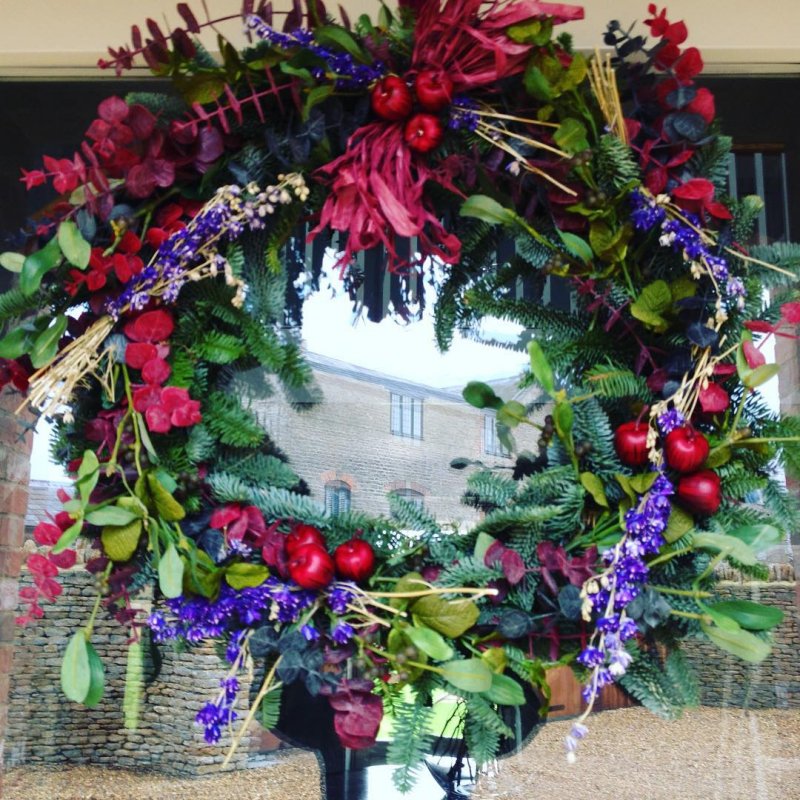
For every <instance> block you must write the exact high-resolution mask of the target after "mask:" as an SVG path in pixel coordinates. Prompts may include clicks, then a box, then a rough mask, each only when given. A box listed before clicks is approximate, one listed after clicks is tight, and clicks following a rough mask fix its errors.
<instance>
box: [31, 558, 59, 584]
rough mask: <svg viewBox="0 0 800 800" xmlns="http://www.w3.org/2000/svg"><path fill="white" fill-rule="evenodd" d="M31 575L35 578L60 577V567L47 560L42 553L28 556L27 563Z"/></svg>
mask: <svg viewBox="0 0 800 800" xmlns="http://www.w3.org/2000/svg"><path fill="white" fill-rule="evenodd" d="M26 563H27V565H28V569H29V570H30V573H31V575H33V577H34V579H35V578H54V577H55V576H56V575H58V567H57V566H56V565H55V564H53V563H52V562H51V561H49V560H48V559H47V558H45V557H44V556H43V555H42V554H41V553H33V554H32V555H30V556H28V561H27V562H26Z"/></svg>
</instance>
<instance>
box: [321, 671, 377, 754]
mask: <svg viewBox="0 0 800 800" xmlns="http://www.w3.org/2000/svg"><path fill="white" fill-rule="evenodd" d="M328 702H329V703H330V704H331V708H333V711H334V715H333V725H334V728H335V730H336V735H337V736H338V737H339V741H340V742H341V743H342V745H343V746H344V747H349V748H351V749H352V750H363V749H364V748H366V747H371V746H372V745H373V744H375V739H376V737H377V735H378V728H380V724H381V720H382V719H383V702H382V701H381V698H380V697H378V696H377V695H376V694H373V693H372V683H371V682H370V681H366V680H358V679H353V680H344V681H342V682H341V683H340V684H339V686H338V687H337V688H336V691H335V692H334V693H333V694H331V695H330V696H329V697H328Z"/></svg>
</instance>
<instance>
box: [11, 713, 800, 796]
mask: <svg viewBox="0 0 800 800" xmlns="http://www.w3.org/2000/svg"><path fill="white" fill-rule="evenodd" d="M570 724H571V723H570V722H568V721H565V722H551V723H548V724H546V725H544V726H543V727H542V729H541V731H540V732H539V734H538V735H537V736H536V737H535V738H534V739H532V740H531V741H530V742H529V743H528V745H527V746H526V747H525V748H524V749H523V750H522V752H521V753H519V754H518V755H516V756H512V757H511V758H508V759H505V760H503V761H501V762H499V764H498V767H497V770H496V771H493V773H492V774H491V775H487V776H484V777H482V778H481V780H480V781H479V784H478V788H477V790H476V792H475V794H474V796H473V800H530V798H535V797H542V798H552V799H553V800H563V799H565V798H568V799H569V800H800V710H788V711H779V710H765V711H742V710H740V709H718V708H701V709H697V710H694V711H687V712H686V713H685V714H684V715H683V717H681V719H679V720H675V721H673V722H667V721H665V720H661V719H659V718H658V717H655V716H653V715H652V714H651V713H650V712H649V711H646V710H645V709H642V708H627V709H622V710H619V711H606V712H603V713H602V714H596V715H593V716H592V717H591V718H590V721H589V725H590V732H589V736H588V737H587V738H586V739H585V740H584V741H583V742H582V744H581V748H580V752H579V755H578V760H577V763H575V764H572V765H569V764H567V763H566V761H565V759H564V755H563V752H564V751H563V747H562V739H563V736H564V735H565V734H566V733H567V731H568V730H569V727H570ZM271 759H272V760H271V763H270V764H269V765H268V766H265V767H262V768H258V769H248V770H242V771H236V772H227V773H222V774H219V775H214V776H213V777H208V778H196V779H193V780H179V779H175V778H168V777H166V776H163V775H156V774H148V773H143V772H129V771H124V770H113V771H112V770H107V769H100V768H95V767H86V766H80V767H61V768H58V767H24V768H17V769H13V770H10V771H9V772H7V773H5V775H4V778H5V780H4V785H3V787H2V789H3V791H2V792H0V796H2V797H3V798H5V799H6V800H184V799H185V798H189V799H190V800H320V797H321V793H320V788H319V787H320V772H319V765H318V762H317V759H316V757H315V756H314V755H313V754H312V753H309V752H306V751H298V750H290V751H286V752H282V753H279V754H277V755H276V756H274V757H271ZM352 800H381V797H379V796H376V797H369V798H352ZM430 800H438V798H436V797H433V796H432V797H431V798H430Z"/></svg>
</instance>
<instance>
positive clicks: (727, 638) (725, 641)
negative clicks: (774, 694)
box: [700, 622, 772, 664]
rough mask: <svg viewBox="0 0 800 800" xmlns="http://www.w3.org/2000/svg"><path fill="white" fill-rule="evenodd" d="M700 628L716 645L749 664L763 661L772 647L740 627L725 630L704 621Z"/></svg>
mask: <svg viewBox="0 0 800 800" xmlns="http://www.w3.org/2000/svg"><path fill="white" fill-rule="evenodd" d="M700 628H701V629H702V631H703V633H705V635H706V636H708V638H709V639H711V641H712V642H713V643H714V644H715V645H717V647H719V648H721V649H722V650H725V651H726V652H728V653H731V654H733V655H735V656H737V657H738V658H741V659H742V660H743V661H748V662H750V663H751V664H758V663H760V662H761V661H763V660H764V659H765V658H766V657H767V656H768V655H769V654H770V651H771V649H772V648H771V647H770V645H769V643H768V642H765V641H764V640H763V639H759V638H758V636H756V635H755V634H754V633H750V631H745V630H742V629H741V628H739V629H738V630H727V629H724V628H720V627H718V626H716V625H709V624H708V623H706V622H701V623H700Z"/></svg>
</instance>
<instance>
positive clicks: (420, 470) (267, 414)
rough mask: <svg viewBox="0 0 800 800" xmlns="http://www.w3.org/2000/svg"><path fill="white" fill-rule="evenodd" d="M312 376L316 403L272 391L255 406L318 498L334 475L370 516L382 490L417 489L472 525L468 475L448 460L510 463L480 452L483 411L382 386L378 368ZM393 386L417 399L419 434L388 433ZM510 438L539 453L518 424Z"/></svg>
mask: <svg viewBox="0 0 800 800" xmlns="http://www.w3.org/2000/svg"><path fill="white" fill-rule="evenodd" d="M312 363H313V362H312ZM364 372H365V374H366V373H367V371H364ZM315 377H316V379H317V382H318V384H319V386H320V388H321V390H322V393H323V396H324V400H323V402H321V403H319V404H318V405H316V406H313V407H312V408H310V409H308V410H305V411H301V412H297V411H295V410H294V409H292V408H291V406H290V405H289V404H288V403H287V402H286V401H285V399H283V397H282V396H277V395H276V396H274V397H272V398H269V399H268V400H263V401H258V402H256V404H255V405H254V410H255V411H256V413H257V414H258V417H259V419H260V420H261V422H262V424H263V425H264V427H265V428H266V429H267V430H268V431H269V432H270V435H271V436H272V437H273V438H274V440H275V441H276V443H277V444H278V446H279V447H281V448H282V449H283V450H284V451H285V452H286V453H287V454H288V455H289V458H290V463H291V465H292V467H293V468H294V469H295V471H296V472H297V473H298V474H299V475H300V476H301V477H303V478H304V479H305V480H306V481H307V482H308V484H309V487H310V488H311V492H312V495H313V497H314V498H315V499H317V500H318V501H319V502H320V503H322V502H324V500H325V483H326V482H329V481H332V480H339V481H343V482H345V483H346V484H348V485H349V486H350V488H351V492H352V495H351V501H352V508H353V509H354V510H356V509H357V510H360V511H367V512H370V513H375V514H388V512H389V504H388V501H387V499H386V495H387V493H389V492H391V491H395V490H397V489H414V490H415V491H419V492H421V493H422V494H423V496H424V504H425V508H426V509H427V510H428V511H430V512H431V513H433V514H434V516H435V517H436V518H437V519H438V520H440V521H441V522H459V523H469V522H474V521H475V520H476V519H477V514H476V513H475V512H474V510H473V509H471V508H469V507H468V506H465V505H463V504H461V502H460V498H461V496H462V494H463V493H464V489H465V481H466V477H467V474H468V473H467V472H466V471H459V470H454V469H451V468H450V466H449V464H450V461H451V460H452V459H454V458H456V457H459V456H465V457H467V458H470V459H475V460H480V461H482V462H483V463H485V464H487V465H495V464H505V465H508V466H510V465H511V464H513V461H512V460H511V459H509V458H502V457H497V456H492V455H487V454H485V453H484V452H483V450H484V442H483V417H484V412H483V411H480V410H478V409H475V408H473V407H472V406H469V405H467V404H466V403H465V402H463V401H462V400H461V399H460V397H459V396H458V394H457V393H455V392H454V393H452V394H451V395H449V396H447V395H446V394H445V393H444V392H441V391H439V390H434V389H430V388H429V387H425V386H420V385H415V384H408V385H407V387H406V388H404V387H403V386H398V384H397V382H396V381H394V380H393V379H391V378H388V377H386V378H385V383H381V381H380V378H381V376H376V374H375V373H370V374H369V379H368V380H363V379H359V378H358V377H357V376H355V377H354V376H352V375H345V374H337V373H335V372H327V371H321V370H319V369H317V370H315ZM384 377H385V376H384ZM390 391H393V392H396V393H400V394H403V393H407V394H410V395H412V396H414V397H417V398H421V399H422V406H423V411H422V430H423V436H422V439H412V438H407V437H403V436H397V435H394V434H392V433H391V430H390ZM515 436H516V438H517V446H518V448H519V449H523V448H527V449H530V450H534V451H535V450H536V439H537V438H538V437H537V434H536V431H535V430H534V429H533V428H530V426H521V428H520V430H518V431H515Z"/></svg>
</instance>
